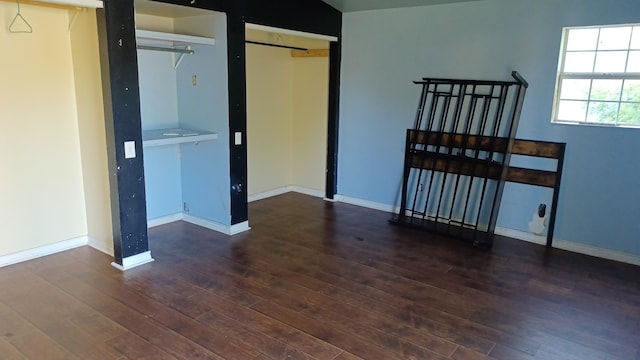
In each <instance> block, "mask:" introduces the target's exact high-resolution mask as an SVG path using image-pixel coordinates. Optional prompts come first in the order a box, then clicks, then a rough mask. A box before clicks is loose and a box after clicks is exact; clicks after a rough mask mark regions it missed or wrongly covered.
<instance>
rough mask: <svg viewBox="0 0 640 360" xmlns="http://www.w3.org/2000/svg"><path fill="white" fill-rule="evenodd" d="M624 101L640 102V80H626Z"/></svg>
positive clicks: (623, 94) (623, 93)
mask: <svg viewBox="0 0 640 360" xmlns="http://www.w3.org/2000/svg"><path fill="white" fill-rule="evenodd" d="M622 101H640V80H626V81H625V82H624V91H623V92H622Z"/></svg>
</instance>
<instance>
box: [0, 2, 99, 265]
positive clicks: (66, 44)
mask: <svg viewBox="0 0 640 360" xmlns="http://www.w3.org/2000/svg"><path fill="white" fill-rule="evenodd" d="M15 12H16V7H15V3H9V2H0V19H1V20H0V23H2V30H0V44H1V45H2V56H0V78H1V79H2V85H1V86H0V169H1V170H0V171H1V174H2V175H1V176H0V199H2V200H1V201H0V255H6V254H12V253H16V252H20V251H24V250H28V249H32V248H36V247H40V246H45V245H51V244H54V243H57V242H61V241H64V240H70V239H75V238H78V237H83V236H86V235H87V233H88V231H87V211H86V205H85V193H84V190H85V189H84V183H83V167H82V161H81V156H80V152H81V146H80V139H79V125H78V109H77V106H76V105H77V104H76V92H75V83H74V68H73V58H72V48H71V41H70V36H69V31H68V26H69V17H68V15H67V11H66V10H63V9H59V8H50V7H44V6H36V5H28V4H23V5H22V15H23V16H24V17H25V18H26V19H27V20H28V21H29V23H30V24H31V26H32V27H33V33H31V34H11V33H9V32H7V30H6V29H7V28H8V25H9V22H10V21H11V19H12V18H13V16H14V14H15ZM97 86H99V84H98V85H97ZM85 110H86V109H83V110H82V111H81V113H82V114H83V119H86V120H88V121H94V120H96V121H97V118H95V117H93V116H90V117H91V118H92V119H91V120H89V119H88V117H85V115H86V112H85ZM96 111H99V112H102V111H103V110H102V108H98V109H96ZM93 195H95V194H93V191H92V196H93ZM100 232H101V231H100ZM99 236H100V237H102V235H99Z"/></svg>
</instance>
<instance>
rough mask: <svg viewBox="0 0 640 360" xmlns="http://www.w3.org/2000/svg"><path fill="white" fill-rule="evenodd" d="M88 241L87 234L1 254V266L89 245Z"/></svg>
mask: <svg viewBox="0 0 640 360" xmlns="http://www.w3.org/2000/svg"><path fill="white" fill-rule="evenodd" d="M88 243H89V238H88V237H87V236H80V237H77V238H73V239H69V240H65V241H60V242H57V243H55V244H51V245H44V246H40V247H37V248H33V249H29V250H25V251H20V252H17V253H13V254H9V255H3V256H0V267H4V266H8V265H12V264H17V263H19V262H23V261H28V260H32V259H35V258H39V257H43V256H47V255H51V254H55V253H59V252H61V251H65V250H70V249H74V248H77V247H80V246H84V245H87V244H88Z"/></svg>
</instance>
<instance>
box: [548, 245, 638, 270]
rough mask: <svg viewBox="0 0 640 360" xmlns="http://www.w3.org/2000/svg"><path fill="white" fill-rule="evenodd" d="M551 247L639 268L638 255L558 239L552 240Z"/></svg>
mask: <svg viewBox="0 0 640 360" xmlns="http://www.w3.org/2000/svg"><path fill="white" fill-rule="evenodd" d="M553 247H554V248H558V249H562V250H567V251H571V252H575V253H579V254H585V255H591V256H595V257H599V258H603V259H608V260H614V261H619V262H623V263H627V264H632V265H638V266H640V256H639V255H633V254H627V253H624V252H621V251H615V250H610V249H604V248H600V247H597V246H591V245H587V244H580V243H577V242H573V241H567V240H559V239H554V240H553Z"/></svg>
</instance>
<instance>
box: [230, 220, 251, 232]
mask: <svg viewBox="0 0 640 360" xmlns="http://www.w3.org/2000/svg"><path fill="white" fill-rule="evenodd" d="M249 230H251V228H250V227H249V221H243V222H241V223H238V224H234V225H231V226H230V227H229V234H228V235H235V234H239V233H241V232H245V231H249Z"/></svg>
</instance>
